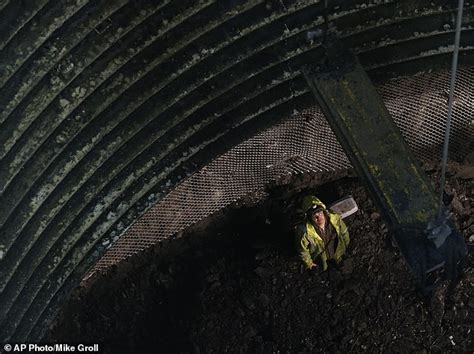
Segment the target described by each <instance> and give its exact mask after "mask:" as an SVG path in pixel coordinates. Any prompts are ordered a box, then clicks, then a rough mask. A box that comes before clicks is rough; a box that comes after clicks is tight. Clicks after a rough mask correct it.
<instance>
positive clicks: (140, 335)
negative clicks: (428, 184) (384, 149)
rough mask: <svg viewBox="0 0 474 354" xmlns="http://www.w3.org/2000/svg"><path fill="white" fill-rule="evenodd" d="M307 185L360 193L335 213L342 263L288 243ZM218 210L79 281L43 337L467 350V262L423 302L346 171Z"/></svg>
mask: <svg viewBox="0 0 474 354" xmlns="http://www.w3.org/2000/svg"><path fill="white" fill-rule="evenodd" d="M450 173H451V175H450V176H449V179H448V185H447V188H446V191H447V195H446V202H448V203H449V208H450V209H451V210H452V211H453V213H454V218H455V222H456V225H457V226H458V227H459V229H460V230H461V232H462V233H463V235H464V236H465V237H466V240H467V241H468V240H469V239H471V246H470V248H469V250H470V255H469V257H470V260H469V266H470V265H471V264H472V258H473V252H472V243H473V242H474V240H473V239H474V236H473V235H474V213H473V210H474V198H473V197H474V180H473V179H472V177H469V176H468V178H466V176H457V172H456V171H454V170H450ZM429 174H430V175H431V177H432V178H433V181H436V180H437V174H438V172H437V171H436V170H434V169H432V170H430V171H429ZM308 191H311V192H316V194H318V195H319V196H321V197H322V198H323V199H325V200H326V201H328V202H330V201H331V200H330V199H332V200H335V199H338V198H339V197H341V196H344V195H347V194H352V195H353V196H354V197H355V199H356V201H357V202H358V204H359V207H360V211H359V212H358V213H357V214H355V215H354V216H351V217H349V218H348V219H347V220H346V221H347V224H348V227H349V231H350V234H351V239H352V242H351V245H350V248H349V251H348V254H347V256H346V257H345V262H344V266H343V267H342V269H341V270H335V269H332V270H330V271H328V272H325V273H313V274H309V273H308V272H307V271H304V270H302V268H301V265H300V261H299V259H298V258H297V257H296V255H295V253H294V251H293V244H292V241H293V231H292V223H293V222H294V220H295V210H296V209H297V207H298V206H299V205H297V203H298V201H299V199H300V198H301V196H302V195H304V194H306V193H307V192H308ZM225 220H226V221H225V222H221V223H218V222H216V223H215V224H213V221H211V222H210V223H211V227H210V228H208V229H206V231H205V232H204V233H205V235H206V236H205V237H201V238H200V240H201V241H200V242H198V243H196V242H195V243H192V244H190V243H189V242H188V241H186V239H188V240H191V239H193V237H194V239H197V236H196V235H189V236H190V237H189V238H186V237H184V238H183V240H185V241H183V240H181V241H174V242H172V243H170V245H168V246H167V247H169V248H172V249H173V250H174V251H173V252H174V253H173V252H171V253H173V256H172V257H170V258H169V259H167V260H166V259H165V258H158V257H156V253H153V252H148V253H146V254H144V255H141V256H140V257H135V258H134V259H131V260H130V261H129V262H128V265H126V266H123V265H122V266H121V267H119V268H117V269H116V270H114V271H112V272H111V273H110V274H108V275H106V276H101V277H99V278H98V279H97V280H96V281H95V282H93V283H92V284H88V285H87V286H84V287H83V288H81V289H79V290H78V291H77V292H76V294H75V297H74V298H73V299H71V301H70V302H69V303H68V304H67V306H66V307H65V308H64V310H63V312H62V314H61V316H60V320H59V321H58V322H57V324H56V326H55V327H54V328H53V329H52V331H51V334H50V340H51V341H54V342H76V343H77V342H88V343H95V342H98V343H102V348H103V349H104V350H105V352H108V353H132V352H134V353H139V352H140V353H148V352H195V353H224V352H242V353H248V352H257V353H268V352H335V353H337V352H340V353H342V352H347V351H351V352H361V351H377V352H384V351H390V352H418V353H426V352H439V353H441V352H443V353H444V352H450V351H459V352H472V351H473V350H474V334H473V333H472V332H473V331H474V270H473V269H472V268H468V270H467V272H466V274H465V276H464V278H463V279H462V281H461V283H460V284H459V285H458V287H457V289H456V291H455V293H454V295H453V296H452V297H451V298H450V299H448V301H447V302H446V303H445V306H444V308H441V309H436V310H435V311H432V309H431V308H430V305H429V304H428V303H427V302H426V301H424V299H423V298H422V297H421V296H420V295H419V294H418V293H417V292H416V291H415V286H414V281H413V277H412V275H411V274H410V272H409V270H408V269H407V266H406V265H405V263H404V261H403V260H402V258H401V256H400V255H399V253H398V251H397V250H396V249H392V248H391V247H390V246H389V245H387V242H386V234H387V227H386V225H385V224H384V222H383V220H382V218H381V217H380V214H379V212H378V210H377V209H376V208H375V206H374V205H373V203H372V202H371V200H370V199H369V198H368V197H367V195H366V192H365V190H364V188H363V187H362V186H361V185H360V183H359V181H358V180H357V179H356V178H345V179H342V180H339V181H337V182H335V183H330V184H326V185H324V186H322V187H318V188H316V191H314V189H311V190H305V189H304V188H302V187H301V185H299V184H298V183H291V184H289V185H285V186H280V187H278V188H275V189H273V190H272V192H271V194H270V198H269V199H268V200H267V201H266V202H264V203H262V204H259V205H255V206H253V207H248V208H240V209H237V210H232V211H229V214H228V215H227V218H226V219H225ZM201 233H202V231H201Z"/></svg>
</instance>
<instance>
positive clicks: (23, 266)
mask: <svg viewBox="0 0 474 354" xmlns="http://www.w3.org/2000/svg"><path fill="white" fill-rule="evenodd" d="M327 3H328V6H327V8H325V2H324V1H319V0H318V1H309V0H307V1H295V0H293V1H291V0H280V1H276V0H275V1H272V0H267V1H243V0H233V1H231V0H229V1H206V0H200V1H190V0H183V1H170V0H167V1H166V0H161V1H157V0H155V1H151V0H148V1H147V0H140V1H126V0H115V1H105V0H104V1H87V0H55V1H50V0H34V1H14V0H10V1H9V0H3V1H1V2H0V19H1V21H0V50H1V52H0V90H1V94H0V142H1V144H0V291H1V293H0V341H6V340H10V341H26V340H29V341H38V340H40V339H41V337H42V336H43V334H44V332H45V330H46V329H47V326H48V323H49V322H50V320H51V319H52V318H53V317H54V315H55V313H56V311H57V309H58V308H59V306H60V305H61V303H62V301H63V300H64V298H65V297H66V296H67V295H68V294H69V293H70V291H71V289H73V288H74V287H75V286H77V284H78V282H79V281H80V279H81V278H82V276H83V274H84V273H85V272H86V271H87V270H88V269H89V268H90V267H91V266H92V265H93V264H94V263H95V262H96V261H97V260H98V259H99V258H100V256H101V255H102V254H103V252H104V247H103V246H102V243H103V242H104V241H108V240H109V239H110V238H111V237H110V234H111V233H112V232H115V233H117V232H123V230H124V229H125V228H126V227H127V226H129V225H130V224H131V223H132V222H133V220H135V219H136V218H137V217H138V216H139V215H141V214H143V213H144V211H145V210H147V209H148V208H149V207H150V206H151V205H152V204H154V203H156V202H157V201H159V200H160V199H161V198H163V197H164V196H165V195H166V194H167V192H169V191H170V190H172V189H173V187H174V186H175V185H176V184H177V183H179V181H181V180H182V179H183V178H185V177H186V176H188V175H190V174H191V173H193V172H194V171H196V170H198V169H199V168H200V167H201V166H204V165H206V163H208V162H209V161H211V160H212V159H213V158H215V157H216V156H218V155H219V154H221V153H223V152H225V151H226V150H228V149H229V148H230V147H232V146H234V145H235V144H237V143H239V142H240V141H242V140H244V139H246V138H247V137H250V136H252V135H254V134H255V133H256V132H259V131H261V130H262V129H265V128H267V127H270V126H272V125H274V124H275V123H277V122H279V121H280V120H281V119H282V117H284V116H286V115H288V114H290V113H291V112H292V111H293V110H294V109H297V110H302V109H304V108H307V107H310V106H312V105H314V100H313V98H312V96H311V94H310V93H309V90H308V89H307V87H306V85H305V82H304V79H303V78H302V76H301V73H300V69H301V67H302V66H303V65H306V64H310V63H314V62H315V61H317V60H319V59H321V57H322V49H321V41H322V40H323V38H324V35H322V34H323V33H325V32H327V33H328V35H329V36H330V37H338V38H340V39H342V40H343V41H344V42H345V43H346V44H347V45H348V46H350V47H351V48H353V50H354V51H355V52H356V53H357V54H358V55H359V58H360V60H361V62H362V64H363V65H364V67H365V68H366V69H367V70H368V72H369V75H370V76H371V78H372V79H373V80H374V81H375V82H384V81H386V80H388V79H390V78H393V77H398V76H402V75H413V74H415V73H418V72H420V71H430V70H436V69H439V68H444V69H446V68H449V66H450V60H451V54H452V53H451V52H452V48H453V39H454V19H455V9H453V6H455V4H454V2H453V1H439V0H430V1H418V2H414V1H407V0H406V1H348V0H339V1H336V0H330V1H327ZM473 15H474V6H473V5H472V4H471V3H469V2H467V3H465V9H464V18H463V31H462V36H461V52H460V62H461V64H463V65H467V66H470V65H472V63H473V58H474V50H473V49H474V29H473V24H474V16H473ZM326 20H327V21H326ZM308 31H316V33H319V34H321V35H320V36H316V37H315V38H314V40H313V41H308V40H307V33H308ZM152 194H153V195H154V198H152V199H150V198H149V196H150V195H152Z"/></svg>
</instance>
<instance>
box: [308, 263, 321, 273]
mask: <svg viewBox="0 0 474 354" xmlns="http://www.w3.org/2000/svg"><path fill="white" fill-rule="evenodd" d="M307 269H308V273H309V274H310V275H312V274H315V273H316V272H317V271H318V266H317V265H316V264H314V263H313V264H311V266H310V267H308V268H307Z"/></svg>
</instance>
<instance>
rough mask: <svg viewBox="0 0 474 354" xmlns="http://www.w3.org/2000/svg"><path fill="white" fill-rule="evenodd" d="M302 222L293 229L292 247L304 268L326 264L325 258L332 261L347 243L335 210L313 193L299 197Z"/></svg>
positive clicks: (343, 225)
mask: <svg viewBox="0 0 474 354" xmlns="http://www.w3.org/2000/svg"><path fill="white" fill-rule="evenodd" d="M302 204H303V205H302V207H303V208H302V209H303V211H304V212H305V223H303V224H301V225H299V226H298V227H297V229H296V247H297V249H298V253H299V256H300V257H301V260H302V261H303V263H304V264H305V266H306V267H307V269H322V270H323V271H325V270H326V269H327V268H328V261H330V262H332V263H335V264H336V265H337V264H339V262H340V261H341V259H342V256H343V255H344V253H345V252H346V249H347V246H348V245H349V232H348V231H347V227H346V224H344V221H342V218H341V216H340V215H339V214H336V213H334V212H332V211H330V210H327V209H326V206H325V205H324V204H323V203H322V202H321V201H320V200H319V199H318V198H316V197H315V196H312V195H308V196H306V197H305V198H304V199H303V203H302Z"/></svg>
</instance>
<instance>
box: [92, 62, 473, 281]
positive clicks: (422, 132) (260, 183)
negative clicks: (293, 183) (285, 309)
mask: <svg viewBox="0 0 474 354" xmlns="http://www.w3.org/2000/svg"><path fill="white" fill-rule="evenodd" d="M449 80H450V73H449V72H447V71H445V72H438V73H429V74H423V75H418V76H415V77H410V78H400V79H396V80H392V81H389V82H388V83H385V84H384V85H381V86H379V87H378V91H379V93H380V94H381V96H382V97H383V99H384V102H385V105H386V106H387V108H388V110H389V112H390V114H391V115H392V117H393V119H394V121H395V122H396V124H397V125H398V127H399V128H400V130H401V132H402V134H403V136H404V137H405V139H406V140H407V142H408V144H409V145H410V147H411V148H412V150H413V152H414V153H415V155H416V156H417V158H418V159H420V161H422V162H428V161H433V160H438V159H439V158H440V156H441V150H442V144H443V139H444V131H445V123H446V116H447V103H448V94H449ZM473 82H474V68H462V69H460V70H459V72H458V81H457V85H456V91H455V100H454V106H453V121H452V124H453V126H452V128H451V140H450V158H451V159H462V158H463V157H464V156H465V155H466V154H467V153H468V152H470V150H471V149H472V144H473V132H474V114H473V109H474V88H473V84H472V83H473ZM368 138H369V137H368ZM349 167H350V163H349V161H348V159H347V157H346V155H345V154H344V152H343V150H342V148H341V146H340V145H339V143H338V142H337V140H336V137H335V136H334V134H333V132H332V131H331V129H330V127H329V125H328V124H327V122H326V120H325V118H324V115H323V114H322V113H321V111H320V110H319V108H318V107H314V108H311V109H308V110H305V111H303V112H298V111H296V110H295V111H294V113H293V114H292V115H291V116H289V117H287V118H286V119H285V120H284V121H283V122H282V123H280V124H278V125H276V126H274V127H272V128H271V129H268V130H266V131H265V132H263V133H260V134H258V135H256V136H254V137H252V138H250V139H248V140H246V141H244V142H242V143H241V144H239V145H237V146H235V147H234V148H232V149H231V150H229V151H228V152H227V153H225V154H223V155H221V156H220V157H218V158H216V159H215V160H214V161H212V162H211V163H210V164H208V165H207V166H205V167H204V168H203V169H201V170H200V171H198V172H196V173H195V174H193V175H192V176H190V177H189V178H188V179H186V180H185V181H183V182H182V183H180V184H179V185H178V186H177V187H176V188H175V189H174V190H173V191H172V192H170V193H169V194H168V195H167V196H166V197H165V198H163V199H162V200H161V201H159V202H158V203H157V204H156V205H154V206H153V207H152V208H150V209H149V210H148V211H147V212H146V213H145V214H144V215H143V216H142V217H141V218H139V219H138V220H137V221H136V222H135V223H134V224H133V225H132V226H131V227H130V228H129V229H128V230H127V231H126V232H125V233H124V234H123V235H122V236H121V237H120V238H119V239H118V240H117V242H116V243H115V244H114V245H113V246H112V247H111V248H110V249H109V250H107V252H106V253H105V254H104V256H103V257H102V258H101V259H100V260H99V262H98V263H97V264H96V265H95V267H94V268H93V269H92V271H91V272H95V271H100V270H106V269H107V268H108V267H110V266H112V265H114V264H117V263H119V262H120V261H122V260H124V259H125V258H127V257H129V256H131V255H133V254H136V253H138V252H140V251H143V250H145V249H146V248H148V247H151V246H153V245H155V244H157V243H158V242H160V241H161V240H164V239H168V238H171V237H174V236H175V235H176V234H177V233H179V232H180V231H182V230H184V229H186V228H187V227H188V226H190V225H192V224H194V223H196V222H198V221H200V220H202V219H204V218H206V217H208V216H209V215H211V214H213V213H215V212H217V211H219V210H220V209H222V208H224V207H226V206H229V205H230V204H232V203H234V202H236V201H237V200H239V199H241V198H243V197H245V196H247V195H249V194H252V197H253V198H255V197H256V198H261V199H263V198H265V186H266V185H267V184H268V183H269V182H272V181H274V180H277V179H279V178H281V176H284V175H287V174H298V173H319V172H331V171H338V170H341V169H346V168H349ZM89 274H91V273H89Z"/></svg>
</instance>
